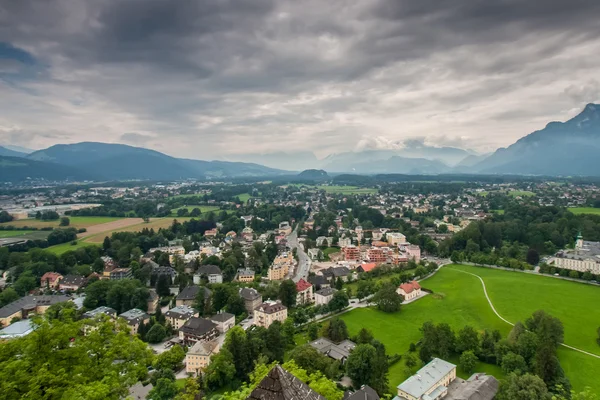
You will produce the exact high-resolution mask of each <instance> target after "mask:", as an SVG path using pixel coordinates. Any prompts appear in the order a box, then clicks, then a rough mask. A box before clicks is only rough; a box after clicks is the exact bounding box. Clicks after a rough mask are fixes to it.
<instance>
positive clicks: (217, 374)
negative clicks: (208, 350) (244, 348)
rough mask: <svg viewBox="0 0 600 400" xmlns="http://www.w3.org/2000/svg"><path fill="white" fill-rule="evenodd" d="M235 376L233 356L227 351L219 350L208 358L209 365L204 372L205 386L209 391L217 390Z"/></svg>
mask: <svg viewBox="0 0 600 400" xmlns="http://www.w3.org/2000/svg"><path fill="white" fill-rule="evenodd" d="M234 376H235V365H234V361H233V356H232V355H231V353H230V352H229V350H227V349H221V350H220V351H219V352H218V353H217V354H214V355H213V356H212V357H211V358H210V364H209V365H208V367H207V368H206V371H205V379H206V384H207V385H208V387H210V388H211V389H218V388H221V387H223V386H225V385H227V384H228V383H229V382H231V381H232V379H233V378H234Z"/></svg>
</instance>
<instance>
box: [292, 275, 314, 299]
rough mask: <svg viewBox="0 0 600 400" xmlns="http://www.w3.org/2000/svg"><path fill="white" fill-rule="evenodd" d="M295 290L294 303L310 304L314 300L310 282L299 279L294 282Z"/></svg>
mask: <svg viewBox="0 0 600 400" xmlns="http://www.w3.org/2000/svg"><path fill="white" fill-rule="evenodd" d="M296 292H297V294H296V304H312V303H313V302H314V298H313V287H312V284H310V283H308V282H306V281H305V280H304V279H300V280H299V281H298V283H296Z"/></svg>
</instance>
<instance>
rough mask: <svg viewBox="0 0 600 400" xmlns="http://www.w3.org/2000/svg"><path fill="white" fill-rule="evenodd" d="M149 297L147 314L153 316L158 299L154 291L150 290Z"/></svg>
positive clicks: (157, 305)
mask: <svg viewBox="0 0 600 400" xmlns="http://www.w3.org/2000/svg"><path fill="white" fill-rule="evenodd" d="M149 292H150V296H148V314H154V313H155V312H156V309H157V308H158V307H159V298H158V294H157V293H156V290H154V289H150V290H149Z"/></svg>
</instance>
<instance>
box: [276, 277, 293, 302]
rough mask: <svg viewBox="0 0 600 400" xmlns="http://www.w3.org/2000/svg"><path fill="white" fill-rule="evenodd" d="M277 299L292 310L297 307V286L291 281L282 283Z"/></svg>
mask: <svg viewBox="0 0 600 400" xmlns="http://www.w3.org/2000/svg"><path fill="white" fill-rule="evenodd" d="M277 298H278V299H279V300H281V303H282V304H283V305H284V306H286V307H288V308H292V307H294V306H295V305H296V284H295V283H294V281H292V280H291V279H287V280H285V281H283V282H281V285H279V293H278V295H277Z"/></svg>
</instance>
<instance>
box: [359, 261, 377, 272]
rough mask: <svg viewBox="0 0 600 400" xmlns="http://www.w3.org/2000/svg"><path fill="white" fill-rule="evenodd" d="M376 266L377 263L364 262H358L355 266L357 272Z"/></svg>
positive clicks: (366, 270)
mask: <svg viewBox="0 0 600 400" xmlns="http://www.w3.org/2000/svg"><path fill="white" fill-rule="evenodd" d="M376 266H377V263H364V264H360V265H359V266H358V268H357V270H358V271H359V272H369V271H372V270H373V268H375V267H376Z"/></svg>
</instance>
